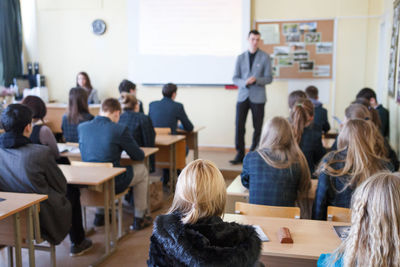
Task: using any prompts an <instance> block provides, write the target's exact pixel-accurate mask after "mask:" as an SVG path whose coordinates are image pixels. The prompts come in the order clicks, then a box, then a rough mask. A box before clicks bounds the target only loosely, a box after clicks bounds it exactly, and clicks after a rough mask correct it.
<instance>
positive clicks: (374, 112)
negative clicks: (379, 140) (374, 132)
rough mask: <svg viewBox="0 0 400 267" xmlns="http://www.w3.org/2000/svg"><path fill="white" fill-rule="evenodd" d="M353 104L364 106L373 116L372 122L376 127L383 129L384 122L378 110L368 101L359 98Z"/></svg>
mask: <svg viewBox="0 0 400 267" xmlns="http://www.w3.org/2000/svg"><path fill="white" fill-rule="evenodd" d="M352 104H361V105H364V106H365V107H366V108H368V110H369V112H370V114H371V120H372V122H373V123H374V124H375V125H376V127H378V128H381V125H382V122H381V119H380V117H379V113H378V111H377V110H376V109H374V108H373V107H372V106H371V104H370V102H369V101H368V99H366V98H363V97H359V98H357V99H356V100H355V101H353V102H352Z"/></svg>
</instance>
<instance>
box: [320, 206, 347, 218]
mask: <svg viewBox="0 0 400 267" xmlns="http://www.w3.org/2000/svg"><path fill="white" fill-rule="evenodd" d="M327 214H328V215H327V216H326V220H327V221H332V222H351V210H350V209H347V208H340V207H334V206H328V210H327Z"/></svg>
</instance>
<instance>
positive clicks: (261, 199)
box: [241, 151, 301, 207]
mask: <svg viewBox="0 0 400 267" xmlns="http://www.w3.org/2000/svg"><path fill="white" fill-rule="evenodd" d="M241 177H242V184H243V185H244V186H245V187H247V188H248V189H249V191H250V199H249V201H250V203H252V204H261V205H271V206H285V207H294V206H295V201H296V199H297V188H298V186H299V184H300V177H301V171H300V168H299V166H298V165H297V164H293V165H292V166H291V167H290V168H287V169H278V168H274V167H272V166H270V165H268V164H267V163H266V162H265V160H264V159H263V158H262V157H261V156H260V155H259V154H258V152H257V151H253V152H249V153H248V154H247V155H246V157H245V158H244V161H243V171H242V174H241Z"/></svg>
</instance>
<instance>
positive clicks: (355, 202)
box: [318, 172, 400, 267]
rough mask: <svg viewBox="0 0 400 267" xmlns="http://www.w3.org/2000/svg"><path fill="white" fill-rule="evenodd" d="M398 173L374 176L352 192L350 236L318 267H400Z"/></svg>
mask: <svg viewBox="0 0 400 267" xmlns="http://www.w3.org/2000/svg"><path fill="white" fill-rule="evenodd" d="M399 203H400V173H393V174H392V173H389V172H381V173H377V174H375V175H374V176H372V177H371V178H369V179H368V180H366V181H365V182H364V183H362V184H361V185H360V186H359V187H358V188H357V189H356V191H355V192H354V195H353V198H352V205H351V211H352V213H351V229H350V233H349V236H348V237H347V238H346V240H345V241H343V243H342V244H341V245H340V246H339V247H338V249H337V250H336V251H335V252H334V253H333V254H332V255H329V254H322V255H321V257H320V258H319V260H318V266H320V267H325V266H346V267H353V266H354V267H356V266H369V267H394V266H396V267H397V266H400V250H399V247H400V236H399V229H400V205H399Z"/></svg>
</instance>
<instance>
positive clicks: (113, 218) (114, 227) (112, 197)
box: [108, 178, 122, 247]
mask: <svg viewBox="0 0 400 267" xmlns="http://www.w3.org/2000/svg"><path fill="white" fill-rule="evenodd" d="M108 183H109V185H110V205H111V235H112V236H111V242H112V246H113V247H116V246H117V238H116V236H117V224H116V222H117V217H116V216H115V178H113V179H111V180H110V181H109V182H108ZM121 212H122V211H121Z"/></svg>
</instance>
